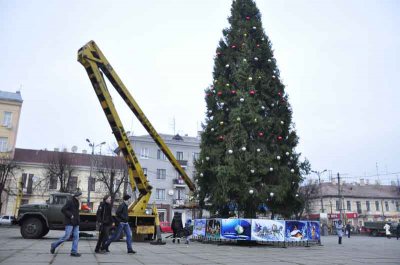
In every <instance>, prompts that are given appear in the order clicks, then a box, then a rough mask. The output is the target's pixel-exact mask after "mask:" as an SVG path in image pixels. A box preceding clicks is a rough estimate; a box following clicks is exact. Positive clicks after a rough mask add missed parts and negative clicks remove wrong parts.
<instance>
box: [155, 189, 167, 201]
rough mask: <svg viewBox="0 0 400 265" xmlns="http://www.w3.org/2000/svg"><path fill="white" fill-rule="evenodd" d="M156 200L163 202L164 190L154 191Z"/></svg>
mask: <svg viewBox="0 0 400 265" xmlns="http://www.w3.org/2000/svg"><path fill="white" fill-rule="evenodd" d="M156 196H157V197H156V199H157V200H165V189H156Z"/></svg>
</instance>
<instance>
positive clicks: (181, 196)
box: [176, 189, 186, 200]
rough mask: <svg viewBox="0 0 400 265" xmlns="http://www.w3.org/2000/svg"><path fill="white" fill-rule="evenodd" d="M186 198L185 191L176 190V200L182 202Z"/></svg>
mask: <svg viewBox="0 0 400 265" xmlns="http://www.w3.org/2000/svg"><path fill="white" fill-rule="evenodd" d="M185 197H186V193H185V189H176V199H177V200H184V199H185Z"/></svg>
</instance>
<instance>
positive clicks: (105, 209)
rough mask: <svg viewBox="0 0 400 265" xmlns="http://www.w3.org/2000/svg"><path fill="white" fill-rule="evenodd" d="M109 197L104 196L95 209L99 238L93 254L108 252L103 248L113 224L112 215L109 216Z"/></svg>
mask: <svg viewBox="0 0 400 265" xmlns="http://www.w3.org/2000/svg"><path fill="white" fill-rule="evenodd" d="M111 211H112V209H111V196H110V195H106V196H104V198H103V201H102V202H101V203H100V205H99V208H98V209H97V213H96V219H97V223H98V224H99V232H100V233H99V238H98V239H97V244H96V248H95V249H94V252H96V253H105V252H109V250H108V248H106V247H105V245H106V242H107V239H108V235H109V233H110V229H111V227H112V224H113V220H112V214H111Z"/></svg>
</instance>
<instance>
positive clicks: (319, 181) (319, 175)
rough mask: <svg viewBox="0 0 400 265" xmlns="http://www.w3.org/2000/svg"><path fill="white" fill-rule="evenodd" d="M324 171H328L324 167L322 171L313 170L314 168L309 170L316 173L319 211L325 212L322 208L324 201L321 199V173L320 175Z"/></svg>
mask: <svg viewBox="0 0 400 265" xmlns="http://www.w3.org/2000/svg"><path fill="white" fill-rule="evenodd" d="M326 171H328V170H327V169H324V170H322V171H314V170H311V172H313V173H315V174H317V175H318V183H319V198H320V200H321V212H323V213H324V212H325V210H324V201H323V199H322V188H321V175H322V173H324V172H326Z"/></svg>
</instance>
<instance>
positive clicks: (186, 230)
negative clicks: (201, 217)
mask: <svg viewBox="0 0 400 265" xmlns="http://www.w3.org/2000/svg"><path fill="white" fill-rule="evenodd" d="M183 230H184V235H185V237H186V242H185V244H189V239H190V236H191V235H192V220H190V219H188V220H187V221H186V223H185V228H184V229H183Z"/></svg>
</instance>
